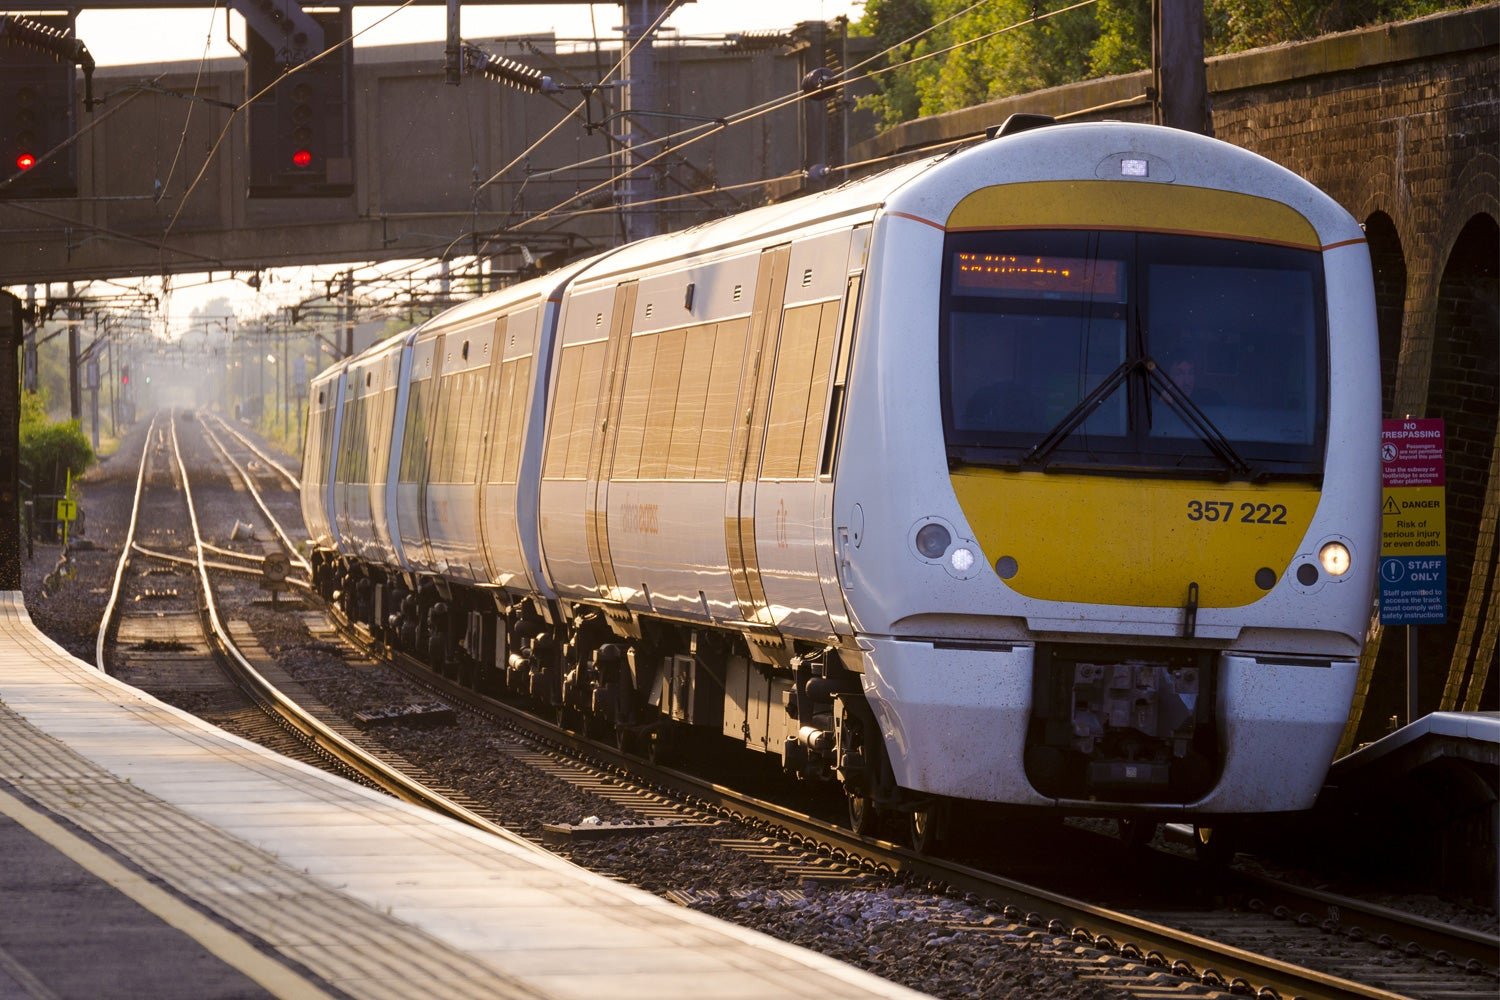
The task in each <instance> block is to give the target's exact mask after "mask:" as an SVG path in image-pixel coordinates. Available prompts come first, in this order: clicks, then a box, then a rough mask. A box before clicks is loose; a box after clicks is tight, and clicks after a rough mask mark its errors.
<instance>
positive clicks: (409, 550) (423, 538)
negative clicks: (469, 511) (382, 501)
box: [396, 337, 437, 569]
mask: <svg viewBox="0 0 1500 1000" xmlns="http://www.w3.org/2000/svg"><path fill="white" fill-rule="evenodd" d="M436 354H437V338H436V337H427V338H423V339H419V340H418V341H416V343H415V344H414V345H413V347H412V367H411V382H410V384H409V387H408V388H407V397H406V423H405V433H404V434H403V435H402V440H401V465H400V471H399V481H398V483H397V487H396V510H397V518H398V524H399V526H400V530H401V536H400V537H401V547H402V552H403V554H404V555H405V556H406V559H407V560H408V565H410V566H411V567H412V568H413V569H429V568H431V566H432V551H431V549H429V548H428V545H427V477H428V467H429V465H430V457H431V449H432V440H433V426H432V423H433V412H432V403H433V397H434V396H435V395H436V391H435V390H436V386H437V371H436V369H437V361H436Z"/></svg>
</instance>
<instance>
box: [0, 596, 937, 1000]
mask: <svg viewBox="0 0 1500 1000" xmlns="http://www.w3.org/2000/svg"><path fill="white" fill-rule="evenodd" d="M0 858H3V859H4V861H3V863H0V899H3V905H0V1000H9V998H11V997H40V998H52V997H59V998H71V997H84V996H87V997H139V996H152V997H183V998H187V997H193V998H215V997H224V998H228V997H235V998H242V997H257V996H275V997H380V998H384V997H416V996H421V997H430V996H439V997H443V998H444V1000H458V998H469V997H472V998H494V1000H510V998H521V997H541V998H558V1000H569V998H579V1000H582V998H585V997H587V998H590V1000H597V998H599V997H611V998H630V997H643V998H644V997H653V998H660V997H673V996H693V997H704V998H740V997H743V998H761V997H773V996H774V997H818V998H820V1000H828V998H843V997H848V998H853V997H890V998H896V997H903V998H904V997H916V996H919V995H920V994H917V993H914V992H912V991H910V990H907V989H905V988H903V987H900V986H897V985H894V984H892V983H889V982H887V981H885V980H882V979H880V978H878V977H875V976H872V975H870V974H868V973H865V972H863V971H860V970H858V969H855V968H852V967H850V966H847V965H844V964H843V963H840V962H837V961H834V960H832V959H829V958H827V957H825V956H822V955H818V954H816V953H813V952H809V951H805V950H803V949H800V948H797V947H795V946H792V945H789V944H786V943H784V942H781V941H777V940H775V939H772V938H769V937H766V936H764V935H761V934H759V933H756V932H754V931H750V930H746V929H743V928H739V927H736V926H734V925H731V924H727V923H724V922H721V921H718V920H716V919H714V918H712V917H709V916H706V915H704V914H701V913H698V912H695V911H692V910H688V909H684V908H682V907H679V906H676V905H674V904H672V903H670V902H667V901H666V900H663V899H660V898H658V897H655V896H652V895H650V894H648V893H646V892H643V891H641V890H638V889H635V888H632V887H630V886H626V885H622V884H620V883H618V882H614V881H612V880H610V879H607V878H604V877H602V876H598V875H594V874H592V873H590V872H587V871H584V870H582V869H580V868H578V867H576V866H574V865H573V864H571V863H570V862H567V861H565V860H563V859H561V858H558V857H556V856H555V855H552V854H549V853H547V852H546V851H544V850H542V849H541V848H538V847H536V846H534V845H532V844H530V843H529V842H527V841H524V840H522V839H520V838H516V839H515V840H514V841H511V840H506V839H502V838H499V837H495V836H492V835H489V834H486V833H483V832H481V831H477V830H473V829H470V828H469V827H466V826H464V825H463V824H460V823H458V822H456V821H452V820H449V819H446V818H444V817H441V816H437V815H434V814H431V813H429V812H427V811H425V810H423V809H420V808H417V807H415V806H411V805H408V804H406V803H403V802H400V801H397V800H395V799H392V798H389V797H387V796H384V795H381V794H380V793H377V792H373V791H370V790H369V789H366V788H362V787H360V786H358V785H355V784H353V783H351V782H348V781H345V780H343V779H341V778H339V777H336V776H333V775H330V774H326V773H324V772H322V771H318V770H316V769H314V768H311V767H308V766H305V765H303V764H300V763H298V762H296V761H291V760H288V759H286V758H283V757H280V756H278V755H276V754H273V753H271V752H270V751H268V750H265V749H264V748H262V747H259V746H256V745H254V744H252V743H249V742H247V741H244V740H241V739H239V738H237V737H235V736H232V735H230V734H228V733H225V732H223V731H221V730H219V729H216V728H215V727H213V726H210V725H208V724H207V723H204V722H202V721H200V720H198V719H196V718H194V717H192V716H190V715H188V714H186V713H184V712H181V711H179V710H177V709H175V708H173V707H171V706H169V705H166V704H164V703H162V702H159V701H157V700H156V699H154V698H151V697H150V696H148V695H145V694H143V693H141V692H140V691H137V690H136V689H134V688H131V687H128V686H126V685H124V684H122V683H120V682H119V681H116V680H114V679H113V678H110V677H108V676H105V675H103V674H101V673H99V672H98V671H97V670H95V669H93V668H92V667H91V666H89V665H88V664H85V663H83V662H81V661H79V660H77V659H74V658H73V657H72V656H70V655H69V654H68V653H67V652H65V651H64V650H63V649H62V648H61V647H59V646H57V645H56V644H54V643H52V642H51V640H49V639H47V638H46V637H45V636H43V635H42V634H41V633H39V632H38V631H37V630H36V629H35V628H34V627H33V625H32V623H31V620H30V618H29V617H28V615H27V614H26V611H25V607H24V605H23V603H22V601H21V595H20V594H18V593H15V592H6V593H0Z"/></svg>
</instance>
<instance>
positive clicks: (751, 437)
mask: <svg viewBox="0 0 1500 1000" xmlns="http://www.w3.org/2000/svg"><path fill="white" fill-rule="evenodd" d="M791 252H792V251H791V246H790V245H783V246H779V247H772V248H770V249H769V250H765V251H762V253H761V257H760V269H759V272H758V273H757V275H756V279H755V301H754V304H753V306H752V308H751V313H750V336H749V337H748V338H746V362H745V366H744V377H743V379H742V380H741V382H740V404H739V406H738V408H737V410H736V413H744V414H746V417H747V419H745V420H737V421H736V422H735V428H734V437H733V438H732V440H731V442H730V450H729V472H728V476H727V479H728V481H727V482H726V483H725V489H724V543H725V548H726V549H727V550H728V553H729V575H730V579H731V581H732V582H733V584H734V595H735V598H736V599H737V600H738V601H739V605H740V614H741V615H742V616H743V617H744V619H745V620H746V621H752V622H758V623H760V624H762V625H773V624H775V623H774V622H773V621H772V620H771V612H770V608H769V606H768V604H767V601H766V591H765V587H764V586H763V585H762V583H761V578H760V569H759V562H758V560H757V558H756V547H755V492H756V484H757V480H758V478H759V475H760V456H761V450H762V448H763V446H764V444H765V436H766V415H767V412H768V410H769V408H770V392H769V390H770V385H771V374H772V370H773V369H774V368H775V364H774V362H773V359H774V356H775V351H776V341H777V338H778V336H779V335H780V330H781V303H782V302H783V300H784V297H785V294H786V277H787V267H788V263H789V261H790V260H791Z"/></svg>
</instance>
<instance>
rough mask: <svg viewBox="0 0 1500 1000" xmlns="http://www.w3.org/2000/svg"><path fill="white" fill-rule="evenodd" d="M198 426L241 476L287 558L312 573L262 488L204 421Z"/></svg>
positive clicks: (306, 571)
mask: <svg viewBox="0 0 1500 1000" xmlns="http://www.w3.org/2000/svg"><path fill="white" fill-rule="evenodd" d="M221 422H222V421H221ZM198 426H199V427H202V428H203V434H204V436H206V437H207V438H208V440H209V441H210V442H211V443H212V444H213V446H214V447H215V448H217V449H219V454H220V455H223V456H224V461H226V462H228V463H229V464H230V465H232V466H233V467H234V471H235V472H236V473H238V474H239V477H240V480H241V481H242V482H243V483H244V484H245V489H247V490H249V491H250V496H251V497H252V498H253V499H254V500H255V505H256V506H257V507H259V508H260V512H261V514H262V515H264V516H265V519H266V522H267V523H268V524H270V525H271V530H272V531H274V532H276V537H277V538H278V539H280V541H281V547H282V549H283V550H284V551H285V552H286V554H287V556H289V557H290V558H291V560H292V562H294V563H296V564H297V565H298V566H299V567H301V569H302V571H303V572H304V573H311V572H312V566H311V564H309V563H308V561H307V560H306V559H303V558H302V556H301V554H300V553H298V551H297V546H296V545H295V544H294V543H293V542H292V540H291V539H290V538H288V537H287V534H286V532H285V531H283V530H282V527H281V522H280V521H278V520H276V515H274V514H272V513H271V508H270V507H268V506H266V501H265V498H263V497H262V496H261V495H260V488H259V487H258V486H256V485H255V481H254V477H253V476H251V475H250V473H249V472H247V471H245V468H244V467H243V466H242V465H240V463H239V462H237V461H235V459H234V456H232V455H230V454H229V449H228V448H225V447H224V443H223V442H222V441H220V440H219V436H218V435H217V434H215V433H214V432H213V431H212V430H210V429H209V428H208V426H207V425H205V424H204V423H203V421H202V420H199V421H198ZM226 426H227V425H226ZM285 471H286V470H284V469H283V470H282V473H283V475H284V474H285ZM299 488H300V484H299Z"/></svg>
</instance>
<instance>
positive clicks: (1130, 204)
mask: <svg viewBox="0 0 1500 1000" xmlns="http://www.w3.org/2000/svg"><path fill="white" fill-rule="evenodd" d="M947 228H948V230H949V231H950V232H951V231H953V230H962V229H1015V228H1027V229H1030V228H1041V229H1125V230H1132V231H1138V232H1148V233H1150V232H1157V233H1160V232H1171V233H1182V234H1186V235H1193V236H1217V237H1221V238H1228V239H1241V240H1250V241H1252V242H1256V243H1273V244H1277V245H1280V246H1292V247H1303V248H1307V249H1312V250H1316V249H1318V248H1319V246H1320V242H1319V240H1318V233H1317V230H1315V229H1313V226H1312V223H1310V222H1308V221H1307V220H1306V219H1305V218H1303V217H1302V216H1301V215H1299V214H1298V213H1297V212H1295V211H1294V210H1292V209H1291V208H1288V207H1287V206H1286V205H1283V204H1281V203H1280V202H1275V201H1270V200H1268V199H1266V198H1257V197H1255V196H1254V195H1248V194H1238V193H1236V192H1233V191H1218V190H1214V189H1212V188H1195V187H1184V186H1181V185H1176V184H1146V183H1128V182H1122V181H1034V182H1031V183H1028V184H998V185H995V186H993V187H987V188H980V189H979V190H978V191H975V192H973V193H972V194H969V195H967V196H965V197H964V199H963V200H962V201H960V202H959V203H958V204H957V205H956V206H955V207H954V209H953V212H952V214H950V215H949V216H948V221H947Z"/></svg>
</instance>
